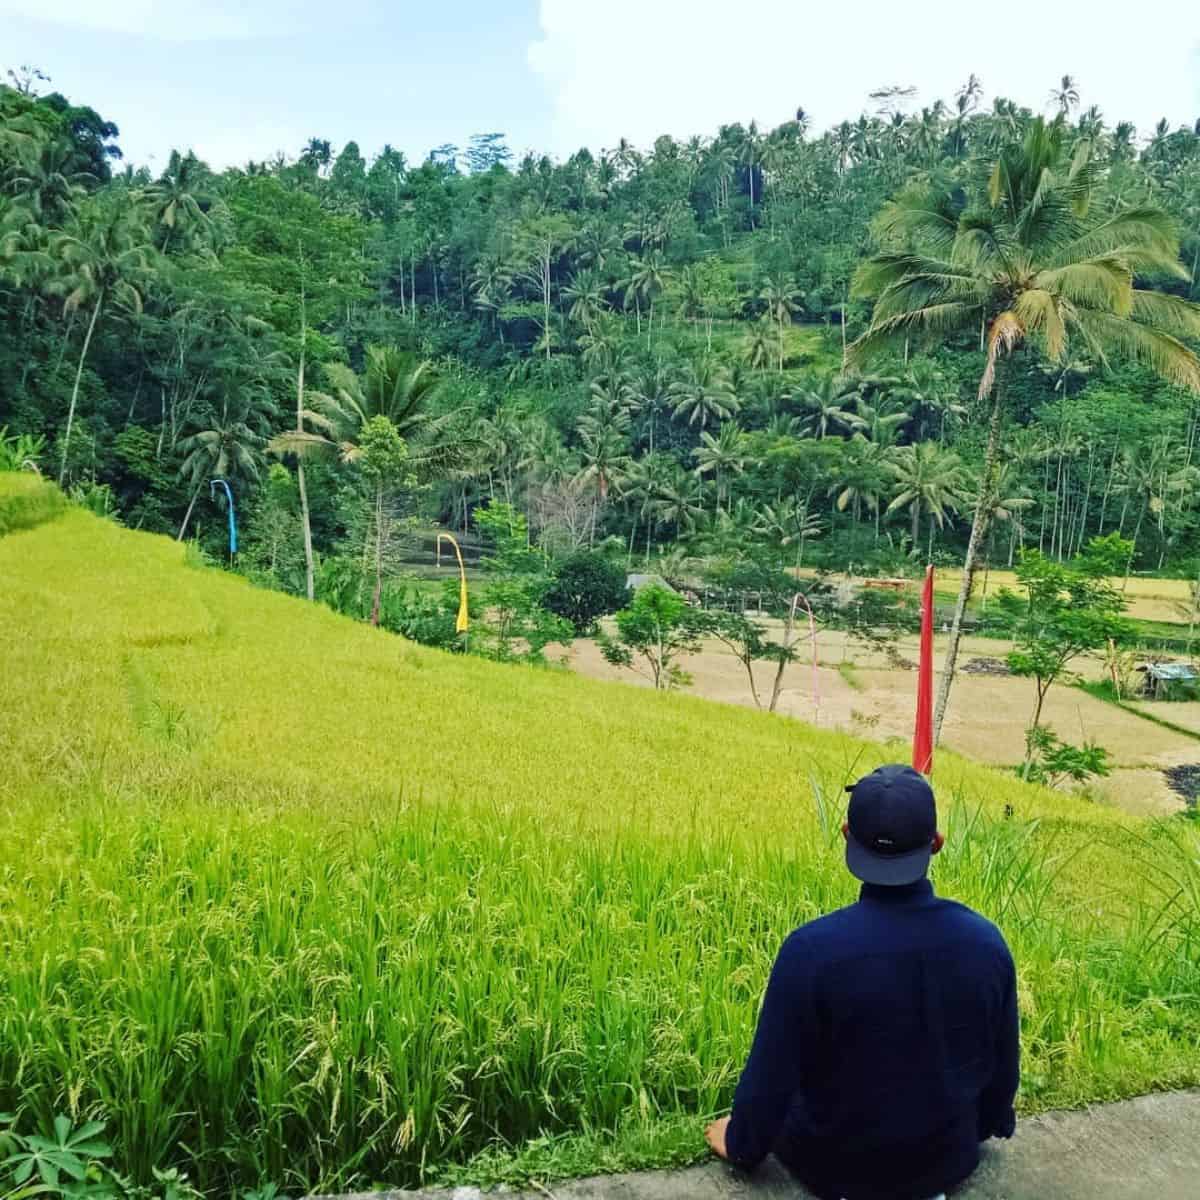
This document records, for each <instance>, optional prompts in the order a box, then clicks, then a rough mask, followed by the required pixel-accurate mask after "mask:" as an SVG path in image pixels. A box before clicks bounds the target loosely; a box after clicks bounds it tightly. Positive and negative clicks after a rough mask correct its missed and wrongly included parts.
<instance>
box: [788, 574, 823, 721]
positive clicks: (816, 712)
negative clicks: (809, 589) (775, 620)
mask: <svg viewBox="0 0 1200 1200" xmlns="http://www.w3.org/2000/svg"><path fill="white" fill-rule="evenodd" d="M797 604H803V605H804V611H805V612H807V613H808V638H809V641H811V642H812V681H813V683H812V695H813V724H814V725H819V724H820V723H821V676H820V672H819V670H818V663H817V622H816V618H815V617H814V616H813V610H812V605H811V604H809V602H808V597H807V596H805V594H804V593H803V592H797V593H796V594H795V595H794V596H793V597H792V611H791V616H790V617H789V618H788V620H789V624H790V623H791V622H793V621H795V619H796V605H797Z"/></svg>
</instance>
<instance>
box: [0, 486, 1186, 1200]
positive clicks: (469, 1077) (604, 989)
mask: <svg viewBox="0 0 1200 1200" xmlns="http://www.w3.org/2000/svg"><path fill="white" fill-rule="evenodd" d="M3 487H4V484H3V482H0V491H2V489H3ZM0 579H2V580H3V581H4V585H3V587H0V643H2V644H3V645H4V647H5V653H4V677H3V678H4V686H3V687H2V688H0V750H2V752H3V757H2V759H0V763H2V765H3V771H2V772H0V806H2V811H3V813H4V816H5V828H6V837H5V838H4V839H3V842H2V843H0V944H2V945H3V947H4V954H3V956H2V957H0V1110H11V1111H17V1112H19V1113H20V1114H21V1115H22V1120H23V1122H24V1123H25V1125H26V1126H27V1127H28V1126H30V1125H33V1124H36V1123H39V1122H41V1123H45V1122H47V1121H48V1120H49V1118H50V1117H51V1115H52V1114H53V1113H54V1112H56V1111H67V1112H70V1113H72V1114H73V1115H78V1116H80V1117H82V1116H88V1117H97V1118H100V1119H103V1120H105V1121H107V1122H108V1124H109V1132H110V1134H111V1136H112V1139H113V1141H114V1144H115V1147H116V1152H117V1165H118V1166H119V1168H120V1169H121V1170H123V1171H126V1172H129V1173H132V1174H133V1175H135V1176H137V1177H138V1178H142V1179H146V1178H147V1177H148V1176H149V1174H150V1168H151V1166H152V1165H154V1164H157V1165H159V1166H162V1165H165V1164H167V1163H175V1164H178V1165H180V1166H183V1167H185V1168H186V1169H187V1170H188V1172H189V1174H190V1175H191V1177H192V1178H193V1180H198V1181H200V1182H202V1184H203V1186H204V1187H205V1188H206V1190H207V1191H208V1192H209V1193H210V1194H213V1195H222V1196H223V1195H228V1194H230V1192H231V1191H232V1190H233V1188H234V1187H235V1186H240V1185H252V1184H255V1183H257V1182H259V1181H261V1180H273V1181H276V1182H278V1183H281V1184H283V1185H285V1186H286V1187H287V1188H289V1189H291V1190H292V1191H301V1190H303V1189H304V1188H306V1187H313V1188H317V1187H319V1188H321V1189H336V1188H343V1189H349V1188H351V1187H357V1186H366V1185H370V1184H372V1183H374V1182H386V1183H390V1184H413V1183H416V1182H418V1181H420V1180H423V1179H429V1178H442V1179H447V1178H456V1179H460V1180H461V1179H464V1178H473V1179H476V1180H488V1179H491V1180H498V1179H514V1178H519V1177H525V1176H528V1175H531V1174H532V1175H536V1176H539V1177H552V1176H554V1175H557V1174H572V1173H580V1172H584V1171H588V1170H592V1169H596V1168H604V1167H614V1166H635V1165H640V1164H662V1163H668V1162H681V1161H686V1160H687V1159H689V1158H692V1157H695V1156H696V1155H697V1154H698V1153H699V1152H700V1151H701V1147H702V1143H701V1140H700V1128H701V1126H700V1121H701V1119H702V1117H703V1116H704V1115H705V1114H710V1113H714V1112H717V1111H719V1110H721V1109H722V1108H723V1107H724V1106H726V1105H727V1104H728V1103H729V1100H730V1096H731V1094H732V1089H733V1086H734V1084H735V1082H736V1078H737V1074H738V1070H739V1068H740V1065H741V1061H742V1058H743V1056H744V1054H745V1052H746V1050H747V1048H748V1045H749V1040H750V1037H751V1034H752V1031H753V1023H754V1018H755V1012H756V1006H757V1003H758V999H759V997H760V995H761V990H762V987H763V984H764V981H765V978H766V975H767V972H768V970H769V967H770V963H771V960H772V957H773V955H774V953H775V951H776V949H777V948H778V945H779V943H780V941H781V940H782V938H783V937H784V936H785V935H786V933H787V932H788V931H789V930H790V929H791V928H792V927H793V926H795V925H796V924H797V923H799V922H801V921H804V920H807V919H809V918H810V917H813V916H815V915H816V914H818V913H821V912H825V911H828V910H829V909H831V908H833V907H835V906H837V905H840V904H843V903H846V902H847V901H849V900H851V899H852V898H853V896H854V886H853V881H852V880H851V879H850V878H849V876H848V875H847V874H846V872H845V870H844V868H843V865H842V861H841V850H840V835H839V824H840V821H841V818H842V811H843V804H844V795H843V792H842V786H843V784H844V783H845V782H846V781H847V780H850V779H852V778H854V777H856V776H857V775H858V774H859V773H861V772H862V771H864V770H866V769H868V768H870V767H873V766H874V765H876V764H878V763H879V762H881V761H883V760H885V759H886V758H889V757H892V758H895V757H902V756H903V750H901V749H899V748H891V749H888V748H886V747H883V746H879V745H876V744H872V743H864V742H860V741H856V740H855V739H853V738H850V737H846V736H841V735H838V734H834V733H829V732H821V731H817V730H814V729H812V728H809V727H807V726H805V725H803V724H800V723H798V722H794V721H791V720H788V719H784V718H778V717H772V716H770V715H767V714H759V713H757V712H753V711H750V710H748V709H742V708H737V707H732V706H729V707H726V706H721V705H716V704H711V703H707V702H704V701H702V700H699V699H696V698H692V697H687V696H660V695H656V694H654V693H651V692H648V691H642V690H640V689H634V688H629V687H627V686H625V685H621V684H605V683H600V682H595V681H588V680H583V679H579V678H576V677H573V676H570V675H567V674H564V673H561V672H548V671H536V670H532V669H527V668H519V667H504V666H499V665H496V664H491V663H486V662H482V661H476V660H467V659H462V658H456V657H452V656H448V655H443V654H440V653H438V652H436V651H432V650H427V649H423V648H421V647H417V646H412V645H409V644H407V643H405V642H403V641H401V640H399V639H397V638H394V637H391V636H389V635H387V634H385V633H383V632H381V631H378V630H373V629H371V628H369V627H368V626H365V625H361V624H356V623H353V622H351V621H348V620H345V619H342V618H339V617H337V616H335V615H334V614H332V613H330V612H329V611H327V610H325V609H322V608H320V607H312V606H308V605H306V604H305V603H304V602H302V601H298V600H295V599H292V598H289V597H286V596H282V595H279V594H276V593H271V592H267V591H261V590H257V589H255V588H253V587H251V586H250V585H249V584H247V583H246V582H245V581H244V580H241V579H238V578H236V577H234V576H231V575H227V574H224V573H221V572H219V571H216V570H206V569H196V568H194V567H189V566H187V565H186V562H185V551H184V550H183V548H182V547H180V546H178V545H176V544H175V543H173V542H171V541H169V540H167V539H163V538H156V537H152V536H149V535H145V534H139V533H135V532H131V531H128V530H124V529H120V528H118V527H117V526H115V525H113V524H111V523H108V522H105V521H102V520H99V519H97V518H95V517H92V516H91V515H89V514H87V513H84V512H82V511H79V510H71V511H68V512H67V513H66V514H65V515H63V516H62V517H61V518H60V519H57V520H55V521H53V522H50V523H48V524H43V525H41V526H39V527H38V528H36V529H32V530H28V531H23V532H17V533H13V534H10V535H9V536H7V537H4V538H2V539H0ZM935 785H936V787H937V790H938V794H939V799H940V804H941V809H942V813H943V820H944V822H945V823H946V824H947V825H948V827H949V828H948V832H949V834H950V844H949V847H948V849H947V851H946V852H945V853H944V854H943V855H942V856H941V857H940V859H939V861H938V863H937V867H936V884H937V886H938V888H939V889H940V890H941V891H943V892H945V893H947V894H950V895H953V896H955V897H958V898H960V899H962V900H964V901H965V902H967V903H969V904H972V905H975V906H977V907H978V908H980V909H982V910H983V911H984V912H986V913H988V914H989V915H991V916H992V917H993V918H994V919H996V920H997V921H998V922H999V923H1000V924H1001V926H1002V927H1003V929H1004V931H1005V933H1006V934H1007V936H1008V937H1009V939H1010V941H1011V943H1012V945H1013V949H1014V953H1015V955H1016V958H1017V962H1018V966H1019V972H1020V992H1021V1005H1022V1014H1023V1021H1024V1036H1025V1064H1026V1065H1025V1078H1024V1083H1023V1090H1022V1094H1021V1098H1020V1104H1021V1107H1022V1108H1023V1110H1024V1111H1027V1112H1029V1111H1035V1110H1038V1109H1042V1108H1046V1107H1049V1106H1057V1105H1070V1104H1081V1103H1084V1102H1088V1101H1096V1100H1104V1099H1110V1098H1116V1097H1120V1096H1125V1095H1130V1094H1134V1093H1138V1092H1144V1091H1147V1090H1151V1089H1155V1088H1166V1087H1172V1086H1179V1085H1186V1084H1194V1083H1200V866H1198V863H1200V829H1198V828H1197V826H1196V825H1195V824H1194V823H1190V822H1183V821H1178V822H1166V823H1161V824H1156V825H1142V824H1138V823H1136V822H1134V821H1133V820H1132V819H1131V818H1127V817H1124V816H1123V815H1121V814H1119V813H1117V812H1116V811H1114V810H1111V809H1102V808H1096V807H1094V806H1091V805H1089V804H1087V803H1085V802H1083V801H1081V800H1078V799H1074V798H1071V797H1067V796H1061V795H1055V794H1051V793H1048V792H1045V791H1042V790H1039V789H1036V788H1030V787H1025V786H1023V785H1022V784H1021V783H1020V782H1019V781H1017V780H1015V779H1012V778H1009V777H1005V776H1004V775H1002V774H1000V773H997V772H993V771H989V770H987V769H984V768H982V767H979V766H977V765H974V764H971V763H968V762H966V761H963V760H961V759H957V758H955V757H953V756H951V755H948V754H947V755H943V756H941V757H940V759H939V763H938V767H937V773H936V776H935ZM1006 806H1011V810H1012V816H1011V819H1006V818H1005V816H1004V813H1005V807H1006Z"/></svg>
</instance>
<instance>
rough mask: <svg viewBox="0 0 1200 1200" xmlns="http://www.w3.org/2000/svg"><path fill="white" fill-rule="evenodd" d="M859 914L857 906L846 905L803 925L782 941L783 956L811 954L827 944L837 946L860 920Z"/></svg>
mask: <svg viewBox="0 0 1200 1200" xmlns="http://www.w3.org/2000/svg"><path fill="white" fill-rule="evenodd" d="M860 918H861V914H860V912H859V908H858V905H857V904H847V905H846V906H845V907H844V908H835V909H834V910H833V911H832V912H827V913H824V914H823V915H822V916H819V917H814V918H813V919H812V920H811V921H806V922H805V923H804V924H803V925H800V926H798V927H797V928H795V929H793V930H792V932H791V933H789V934H788V936H787V937H786V938H785V939H784V942H783V950H782V952H783V953H784V954H800V953H811V951H812V950H813V949H815V948H816V947H818V946H821V945H825V944H829V945H838V944H840V943H841V941H842V939H843V938H844V937H845V934H846V932H847V931H848V930H849V929H850V928H851V927H852V926H853V925H854V924H855V923H856V922H858V921H859V920H860Z"/></svg>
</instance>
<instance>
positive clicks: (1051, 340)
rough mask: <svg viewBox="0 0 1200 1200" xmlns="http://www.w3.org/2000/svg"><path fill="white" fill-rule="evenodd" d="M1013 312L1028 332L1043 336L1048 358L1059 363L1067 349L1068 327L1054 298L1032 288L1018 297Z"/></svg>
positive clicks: (1045, 292) (1041, 290) (1047, 293)
mask: <svg viewBox="0 0 1200 1200" xmlns="http://www.w3.org/2000/svg"><path fill="white" fill-rule="evenodd" d="M1013 311H1014V312H1015V313H1016V316H1017V320H1018V321H1020V323H1021V324H1022V325H1024V327H1025V329H1026V331H1027V332H1029V333H1037V334H1040V335H1041V338H1042V340H1043V342H1045V345H1046V357H1047V358H1049V359H1050V361H1051V362H1058V361H1059V360H1060V359H1061V358H1062V356H1063V352H1064V351H1065V350H1066V348H1067V327H1066V324H1065V322H1064V321H1063V318H1062V314H1061V313H1060V312H1059V309H1058V305H1057V304H1056V303H1055V300H1054V297H1053V296H1052V295H1051V294H1050V293H1049V292H1047V291H1044V290H1043V289H1041V288H1031V289H1029V291H1025V292H1022V293H1021V294H1020V295H1019V296H1018V297H1017V302H1016V304H1015V305H1014V306H1013ZM990 357H991V356H990V355H989V358H990Z"/></svg>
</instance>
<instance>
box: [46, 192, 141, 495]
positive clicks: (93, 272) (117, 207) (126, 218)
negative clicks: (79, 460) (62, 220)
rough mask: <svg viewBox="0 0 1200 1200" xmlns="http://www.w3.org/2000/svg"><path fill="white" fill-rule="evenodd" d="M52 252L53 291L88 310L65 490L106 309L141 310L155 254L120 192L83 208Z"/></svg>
mask: <svg viewBox="0 0 1200 1200" xmlns="http://www.w3.org/2000/svg"><path fill="white" fill-rule="evenodd" d="M50 249H51V254H52V255H53V256H54V258H55V259H56V260H57V262H58V264H59V269H58V270H57V271H56V272H55V273H54V274H53V275H52V276H51V282H50V290H51V291H52V292H54V293H55V294H58V295H61V296H63V297H64V300H63V310H64V312H66V313H68V314H70V313H74V312H75V311H77V310H79V309H83V310H85V311H89V316H88V322H87V329H86V331H85V333H84V335H83V344H82V346H81V347H80V349H79V363H78V366H77V368H76V371H75V382H74V384H73V386H72V388H71V401H70V406H69V408H68V409H67V424H66V428H65V429H64V430H63V435H62V440H61V446H60V448H59V464H60V465H59V471H58V482H59V485H60V486H61V485H62V484H63V483H64V481H65V480H66V476H67V455H68V454H69V452H70V448H71V430H72V427H73V425H74V423H75V408H76V405H77V404H78V402H79V384H80V381H81V380H82V378H83V367H84V363H85V362H86V361H87V356H88V350H89V349H90V348H91V345H92V337H93V335H94V334H95V332H96V325H97V322H98V321H99V320H100V314H101V313H102V312H103V311H104V310H105V308H106V307H111V308H113V309H116V310H118V311H119V310H122V309H124V310H127V311H132V312H140V311H141V308H142V293H141V290H140V289H141V287H142V285H143V284H144V282H145V280H146V278H147V276H148V275H149V273H150V269H151V262H152V258H153V250H152V247H151V246H150V244H149V242H148V241H147V235H146V228H145V224H144V222H143V220H142V216H141V213H140V212H139V211H138V209H137V206H136V205H135V204H134V202H133V201H132V199H131V198H130V197H128V196H122V195H119V194H118V195H115V196H110V195H103V196H97V197H94V198H92V199H90V200H89V201H88V203H87V204H86V205H83V206H81V207H80V208H79V210H78V212H77V214H76V218H75V221H74V222H73V224H72V225H71V226H70V227H69V228H68V229H67V230H65V231H64V232H62V233H60V234H58V235H56V236H55V237H54V238H53V240H52V242H51V247H50Z"/></svg>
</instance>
